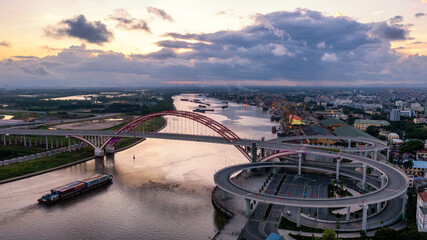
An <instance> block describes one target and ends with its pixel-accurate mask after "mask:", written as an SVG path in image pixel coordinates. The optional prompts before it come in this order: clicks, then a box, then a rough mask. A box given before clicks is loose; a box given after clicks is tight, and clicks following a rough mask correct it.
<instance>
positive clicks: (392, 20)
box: [389, 16, 403, 24]
mask: <svg viewBox="0 0 427 240" xmlns="http://www.w3.org/2000/svg"><path fill="white" fill-rule="evenodd" d="M389 21H390V23H391V24H395V23H400V22H403V17H402V16H394V17H392V18H390V19H389Z"/></svg>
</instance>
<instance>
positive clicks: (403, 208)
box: [402, 193, 408, 220]
mask: <svg viewBox="0 0 427 240" xmlns="http://www.w3.org/2000/svg"><path fill="white" fill-rule="evenodd" d="M402 202H403V203H402V220H405V219H406V203H407V202H408V196H407V195H406V193H404V194H403V195H402Z"/></svg>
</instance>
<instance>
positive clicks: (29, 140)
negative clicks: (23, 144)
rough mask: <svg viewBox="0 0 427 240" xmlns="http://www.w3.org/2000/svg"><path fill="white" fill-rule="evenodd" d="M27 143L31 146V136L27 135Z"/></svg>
mask: <svg viewBox="0 0 427 240" xmlns="http://www.w3.org/2000/svg"><path fill="white" fill-rule="evenodd" d="M28 143H29V146H30V147H31V136H28Z"/></svg>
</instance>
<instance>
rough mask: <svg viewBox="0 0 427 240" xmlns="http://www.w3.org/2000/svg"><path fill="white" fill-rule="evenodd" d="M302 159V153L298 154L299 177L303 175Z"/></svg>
mask: <svg viewBox="0 0 427 240" xmlns="http://www.w3.org/2000/svg"><path fill="white" fill-rule="evenodd" d="M302 157H303V155H302V153H298V175H301V168H302Z"/></svg>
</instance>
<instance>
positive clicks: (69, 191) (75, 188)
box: [38, 173, 113, 204]
mask: <svg viewBox="0 0 427 240" xmlns="http://www.w3.org/2000/svg"><path fill="white" fill-rule="evenodd" d="M112 180H113V176H112V175H110V174H107V173H102V174H96V175H94V176H92V177H88V178H85V179H82V180H79V181H75V182H72V183H68V184H65V185H63V186H60V187H56V188H54V189H52V190H51V191H50V193H48V194H46V195H44V196H43V197H41V198H40V199H39V200H38V201H39V203H42V204H54V203H57V202H60V201H62V200H64V199H67V198H70V197H74V196H76V195H79V194H81V193H84V192H87V191H89V190H92V189H94V188H97V187H99V186H102V185H106V184H108V183H111V182H112Z"/></svg>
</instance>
